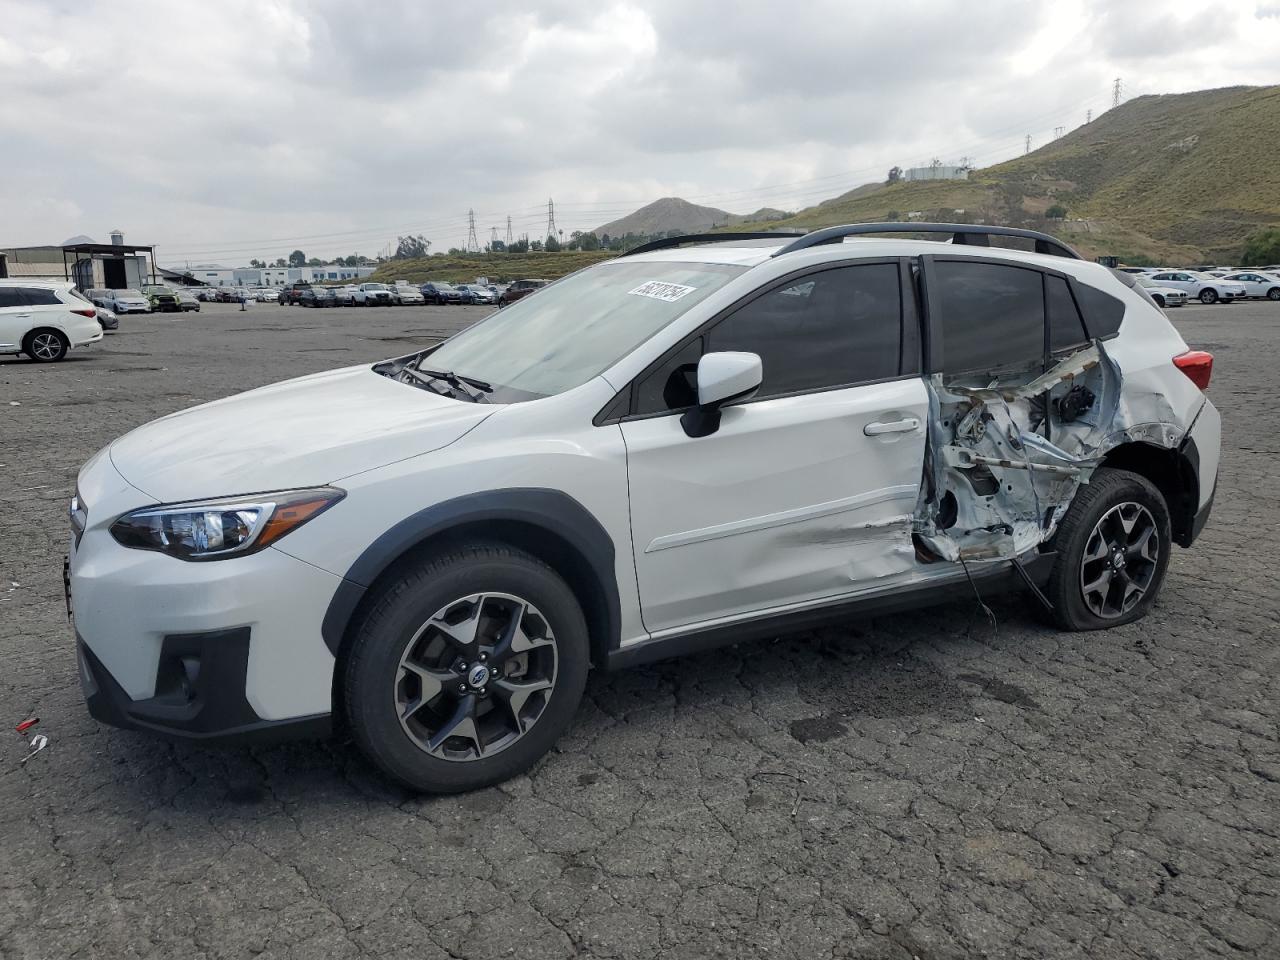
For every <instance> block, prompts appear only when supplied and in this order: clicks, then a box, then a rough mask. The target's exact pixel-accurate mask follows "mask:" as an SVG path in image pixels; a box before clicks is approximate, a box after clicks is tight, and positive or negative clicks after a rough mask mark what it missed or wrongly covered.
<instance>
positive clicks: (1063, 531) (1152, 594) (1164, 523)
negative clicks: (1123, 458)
mask: <svg viewBox="0 0 1280 960" xmlns="http://www.w3.org/2000/svg"><path fill="white" fill-rule="evenodd" d="M1135 505H1136V506H1137V507H1140V508H1142V510H1145V512H1146V516H1147V517H1149V518H1150V520H1151V526H1152V536H1153V537H1154V538H1155V550H1156V555H1155V557H1154V558H1153V559H1151V560H1147V559H1144V558H1138V560H1139V561H1140V562H1141V567H1140V566H1139V565H1138V562H1135V558H1134V557H1133V556H1129V557H1127V558H1125V559H1126V560H1127V562H1128V566H1127V567H1126V564H1125V563H1120V568H1119V569H1118V570H1112V571H1111V573H1112V576H1114V577H1115V578H1116V579H1117V581H1118V582H1119V584H1120V590H1119V591H1115V590H1114V588H1113V587H1111V586H1110V584H1111V582H1112V576H1108V578H1107V584H1108V590H1109V591H1112V592H1110V593H1105V594H1104V593H1102V592H1100V591H1094V592H1093V593H1092V594H1091V595H1089V596H1087V595H1086V591H1085V588H1084V584H1085V581H1086V577H1088V578H1090V580H1089V582H1094V580H1093V579H1092V578H1093V575H1094V572H1100V568H1099V567H1097V566H1096V565H1097V564H1101V565H1102V569H1106V568H1108V567H1109V566H1110V563H1109V559H1107V558H1108V557H1110V555H1111V554H1110V552H1109V551H1112V550H1113V549H1114V548H1112V547H1106V546H1105V537H1103V536H1102V535H1100V539H1099V540H1098V541H1096V542H1095V541H1094V539H1093V538H1094V535H1095V533H1098V527H1099V525H1100V524H1101V523H1102V521H1103V519H1104V518H1105V517H1108V516H1109V515H1111V514H1112V512H1113V511H1114V510H1117V509H1123V510H1127V509H1129V508H1130V507H1133V506H1135ZM1134 512H1135V513H1138V514H1139V515H1141V511H1134ZM1135 529H1137V527H1136V525H1135ZM1117 532H1121V531H1117ZM1091 543H1096V545H1097V546H1101V547H1103V553H1104V554H1106V555H1107V557H1104V558H1102V559H1096V560H1093V561H1089V564H1088V566H1086V550H1087V549H1089V548H1090V546H1091ZM1053 544H1054V547H1055V548H1056V549H1057V551H1058V558H1057V561H1056V562H1055V563H1054V567H1053V570H1052V572H1051V573H1050V575H1049V583H1048V586H1047V589H1046V591H1045V592H1046V594H1047V595H1048V597H1049V601H1050V602H1051V603H1052V604H1053V619H1054V621H1055V622H1056V623H1057V625H1058V626H1059V627H1061V628H1062V629H1064V630H1104V629H1107V628H1108V627H1118V626H1120V625H1122V624H1125V623H1132V622H1133V621H1135V620H1140V619H1142V618H1143V617H1145V616H1146V615H1147V612H1148V611H1149V610H1150V609H1151V607H1152V605H1153V604H1154V603H1155V601H1156V597H1157V596H1158V595H1159V593H1160V587H1161V586H1162V585H1163V584H1164V577H1165V572H1166V570H1167V569H1168V566H1169V550H1170V549H1171V547H1172V545H1173V539H1172V536H1171V531H1170V523H1169V508H1168V505H1167V504H1166V503H1165V501H1164V496H1163V495H1162V494H1161V493H1160V491H1159V490H1157V489H1156V488H1155V487H1154V486H1153V485H1152V483H1151V482H1150V481H1149V480H1147V479H1146V478H1145V477H1142V476H1139V475H1138V474H1136V473H1130V472H1129V471H1127V470H1113V469H1110V468H1107V467H1104V468H1102V469H1100V470H1098V471H1097V472H1095V473H1094V475H1093V477H1092V478H1091V479H1090V481H1089V483H1087V484H1086V485H1084V486H1083V487H1081V488H1080V489H1079V491H1078V492H1077V493H1076V496H1075V499H1074V500H1072V501H1071V506H1070V507H1069V508H1068V509H1067V513H1066V516H1064V517H1063V518H1062V523H1061V525H1060V526H1059V527H1058V532H1057V533H1056V534H1055V535H1054V539H1053ZM1148 565H1149V566H1150V570H1149V578H1147V579H1146V581H1145V582H1146V585H1145V586H1144V587H1143V589H1142V593H1141V595H1140V596H1138V597H1136V598H1135V600H1134V602H1133V604H1132V606H1131V607H1124V606H1123V605H1122V604H1116V607H1117V608H1120V609H1116V610H1114V611H1110V612H1107V615H1105V616H1104V615H1100V614H1099V611H1098V610H1097V609H1096V606H1091V605H1097V604H1098V603H1099V600H1101V604H1102V605H1105V604H1106V603H1107V599H1108V598H1109V597H1115V596H1117V595H1118V594H1122V593H1124V594H1127V591H1128V587H1127V586H1125V585H1124V582H1123V580H1120V577H1121V576H1122V575H1127V576H1129V577H1130V580H1131V581H1132V582H1134V583H1135V584H1136V583H1137V582H1138V581H1140V580H1142V579H1144V578H1146V575H1147V570H1146V569H1144V568H1146V567H1147V566H1148Z"/></svg>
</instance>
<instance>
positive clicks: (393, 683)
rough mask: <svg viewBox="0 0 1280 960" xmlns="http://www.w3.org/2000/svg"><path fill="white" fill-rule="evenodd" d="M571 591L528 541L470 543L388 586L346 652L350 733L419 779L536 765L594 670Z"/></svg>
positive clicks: (428, 781) (389, 765) (471, 781)
mask: <svg viewBox="0 0 1280 960" xmlns="http://www.w3.org/2000/svg"><path fill="white" fill-rule="evenodd" d="M587 665H588V642H587V628H586V622H585V620H584V618H583V615H582V609H581V607H580V606H579V605H578V601H577V599H576V598H575V596H574V594H573V592H572V591H571V590H570V589H569V587H568V585H566V584H565V582H564V580H562V579H561V578H560V577H559V576H558V575H557V574H556V573H555V571H553V570H552V569H551V568H550V567H548V566H547V565H546V564H544V563H543V562H542V561H540V560H538V559H537V558H536V557H533V556H531V555H530V554H527V553H525V552H523V551H521V550H517V549H515V548H513V547H509V546H506V545H503V544H498V543H474V544H470V545H466V546H463V547H459V548H455V549H453V550H450V551H449V552H447V553H441V554H438V555H436V556H433V557H429V558H427V559H425V560H423V561H422V562H420V563H418V564H417V565H415V566H414V567H412V568H410V569H408V570H406V571H405V572H404V573H403V575H402V576H400V577H399V578H397V579H396V580H394V581H392V582H389V583H387V584H385V585H384V586H383V587H382V588H381V589H380V590H379V592H378V595H377V596H376V599H375V600H374V602H373V605H372V607H371V608H370V609H369V612H368V614H367V615H366V616H365V618H364V620H363V621H362V622H361V624H360V625H359V627H358V628H357V632H356V634H355V637H354V640H353V641H352V646H351V650H350V654H349V656H348V657H347V659H346V664H345V669H344V677H343V694H344V703H345V707H346V715H347V718H348V720H349V722H350V725H351V730H352V734H353V735H354V738H355V740H356V742H357V744H359V746H360V748H361V749H362V750H363V751H364V753H365V755H366V756H368V757H369V759H370V760H372V761H373V762H374V763H375V764H377V766H379V767H380V768H381V769H382V770H383V771H385V772H386V773H387V774H389V775H390V776H392V777H394V778H395V779H397V780H399V781H401V782H402V783H404V784H406V785H408V786H409V787H411V788H413V789H415V790H422V791H426V792H431V793H456V792H460V791H463V790H474V789H477V788H479V787H484V786H489V785H491V784H494V783H498V782H501V781H503V780H506V779H508V778H510V777H513V776H515V775H516V774H518V773H521V772H523V771H524V770H526V769H528V768H529V767H530V766H532V765H533V763H535V762H536V761H537V760H538V759H539V758H540V757H541V756H542V755H543V754H544V753H546V752H547V751H548V750H549V749H551V747H552V745H553V744H554V743H555V742H556V740H557V739H559V737H560V735H561V734H562V733H563V732H564V731H565V729H566V728H567V727H568V726H569V723H570V722H571V721H572V719H573V715H574V712H575V711H576V710H577V707H578V702H579V701H580V700H581V698H582V691H583V687H584V686H585V684H586V679H587Z"/></svg>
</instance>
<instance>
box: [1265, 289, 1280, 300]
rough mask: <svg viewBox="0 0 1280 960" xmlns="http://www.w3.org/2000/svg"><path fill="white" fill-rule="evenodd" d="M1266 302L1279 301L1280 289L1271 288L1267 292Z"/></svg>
mask: <svg viewBox="0 0 1280 960" xmlns="http://www.w3.org/2000/svg"><path fill="white" fill-rule="evenodd" d="M1267 299H1268V300H1280V287H1272V288H1271V289H1270V290H1268V291H1267Z"/></svg>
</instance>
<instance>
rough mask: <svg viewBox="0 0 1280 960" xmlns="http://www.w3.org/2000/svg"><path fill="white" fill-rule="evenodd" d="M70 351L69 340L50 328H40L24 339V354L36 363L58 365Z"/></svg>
mask: <svg viewBox="0 0 1280 960" xmlns="http://www.w3.org/2000/svg"><path fill="white" fill-rule="evenodd" d="M70 349H71V344H70V343H69V342H68V341H67V338H66V337H65V336H63V334H61V333H60V332H58V331H57V330H53V329H51V328H49V327H39V328H37V329H35V330H32V331H31V332H30V333H28V334H27V335H26V336H25V337H23V338H22V352H23V353H25V354H26V355H27V356H28V357H30V358H31V359H32V360H34V361H35V362H36V363H57V362H58V361H59V360H61V359H62V358H63V357H65V356H66V355H67V351H68V350H70Z"/></svg>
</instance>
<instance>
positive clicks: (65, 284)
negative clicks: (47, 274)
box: [0, 277, 75, 290]
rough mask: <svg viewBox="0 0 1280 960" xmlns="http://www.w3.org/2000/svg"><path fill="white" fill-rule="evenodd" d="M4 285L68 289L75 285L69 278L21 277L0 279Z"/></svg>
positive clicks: (0, 284)
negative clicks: (27, 278)
mask: <svg viewBox="0 0 1280 960" xmlns="http://www.w3.org/2000/svg"><path fill="white" fill-rule="evenodd" d="M0 286H4V287H44V288H46V289H49V290H70V289H71V288H72V287H74V286H75V284H74V283H72V282H71V281H70V280H25V279H23V278H22V277H6V278H4V279H3V280H0Z"/></svg>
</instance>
